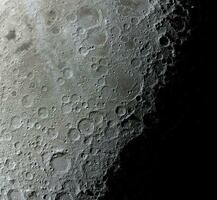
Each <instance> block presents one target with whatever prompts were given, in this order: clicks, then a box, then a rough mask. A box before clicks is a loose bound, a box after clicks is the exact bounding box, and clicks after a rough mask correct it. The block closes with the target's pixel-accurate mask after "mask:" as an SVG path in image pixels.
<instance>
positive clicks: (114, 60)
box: [0, 0, 190, 200]
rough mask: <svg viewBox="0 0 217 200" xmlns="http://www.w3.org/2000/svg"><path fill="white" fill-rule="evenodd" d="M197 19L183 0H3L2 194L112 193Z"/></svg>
mask: <svg viewBox="0 0 217 200" xmlns="http://www.w3.org/2000/svg"><path fill="white" fill-rule="evenodd" d="M186 2H187V1H185V3H186ZM186 7H187V6H186ZM179 9H181V10H182V12H184V13H185V16H184V17H183V16H182V17H179V14H178V12H177V13H176V11H177V10H179ZM173 18H174V19H175V18H177V19H179V23H176V24H173V23H172V22H173ZM188 20H189V17H188V10H187V9H186V8H185V4H182V3H180V1H177V0H176V1H175V0H174V1H173V0H19V1H18V0H0V200H53V199H54V200H70V199H72V200H80V199H84V200H89V199H93V200H96V199H99V198H100V197H102V196H103V195H104V193H105V191H106V181H105V180H106V175H107V171H108V170H109V169H110V168H111V166H112V165H113V164H114V162H115V160H116V159H117V157H118V155H119V153H120V151H121V149H122V148H123V147H124V146H125V145H126V144H127V143H128V142H129V141H130V140H132V139H133V138H136V137H137V136H139V135H141V134H144V132H145V128H146V125H145V124H144V122H143V117H144V116H145V115H146V114H148V113H150V112H152V111H154V110H155V97H156V94H157V91H158V90H159V89H160V88H161V87H162V86H164V85H165V84H166V81H165V73H166V72H167V70H168V68H169V67H170V66H172V65H173V64H174V62H175V58H176V49H175V45H176V44H177V43H179V45H181V44H182V43H183V42H184V41H185V40H186V39H187V38H188V35H189V32H190V31H189V30H188V28H187V24H188ZM180 33H182V34H180ZM87 191H92V193H91V195H89V194H88V192H87Z"/></svg>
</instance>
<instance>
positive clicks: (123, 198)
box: [107, 0, 217, 200]
mask: <svg viewBox="0 0 217 200" xmlns="http://www.w3.org/2000/svg"><path fill="white" fill-rule="evenodd" d="M193 2H194V3H195V5H196V7H197V9H195V10H194V12H193V13H192V22H191V23H192V24H193V27H194V30H193V33H192V36H191V39H190V40H189V41H188V42H187V43H186V44H185V45H184V47H182V49H181V51H182V56H181V59H180V61H179V62H178V63H177V66H176V68H177V69H178V73H177V74H176V75H175V76H174V77H172V78H170V79H171V81H170V83H169V85H167V87H166V88H164V89H162V90H161V92H160V94H159V96H158V104H157V110H158V111H157V113H156V115H157V116H155V115H153V116H149V117H148V118H147V119H145V120H149V121H150V122H152V121H153V119H155V118H159V123H157V125H154V126H153V127H154V128H151V129H150V130H149V131H148V132H147V134H146V135H147V136H146V137H144V136H141V137H140V138H138V139H136V140H134V141H132V142H131V143H130V144H129V145H128V146H127V147H126V148H125V149H124V151H123V153H122V155H121V157H120V160H121V161H120V170H119V171H118V172H116V173H115V172H111V174H110V175H109V180H108V185H109V191H108V194H107V199H108V200H143V199H144V200H145V199H147V200H155V199H156V200H157V199H158V200H160V199H167V200H172V199H173V200H176V199H198V198H201V199H210V198H208V193H209V192H208V190H206V189H205V188H206V187H207V185H208V183H209V180H208V177H209V175H208V174H209V170H210V162H209V157H210V155H211V151H212V149H211V148H212V145H211V142H210V141H211V140H212V139H211V137H210V136H211V135H214V134H215V133H216V130H215V129H213V127H214V126H215V123H217V122H216V121H215V112H214V104H215V101H214V96H215V93H216V85H217V84H216V79H217V77H216V58H217V54H216V53H217V50H216V48H217V46H216V37H217V31H216V30H217V17H216V15H217V14H216V13H217V9H216V10H215V0H213V1H211V0H195V1H193ZM212 159H215V157H212Z"/></svg>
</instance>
